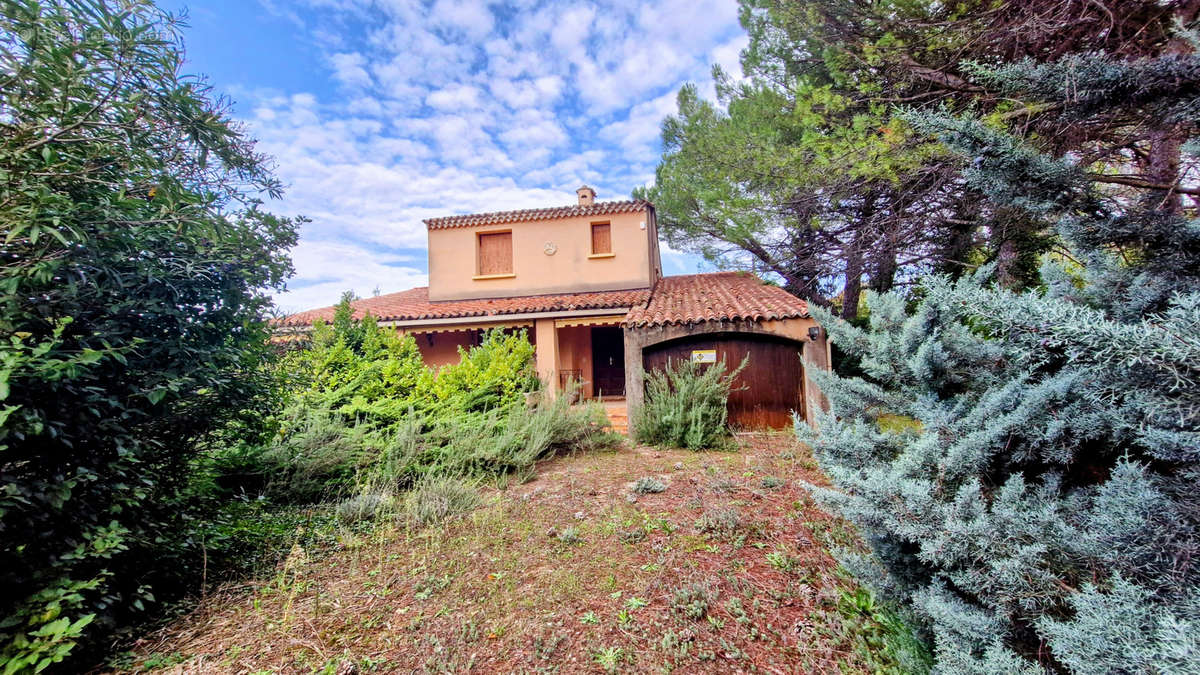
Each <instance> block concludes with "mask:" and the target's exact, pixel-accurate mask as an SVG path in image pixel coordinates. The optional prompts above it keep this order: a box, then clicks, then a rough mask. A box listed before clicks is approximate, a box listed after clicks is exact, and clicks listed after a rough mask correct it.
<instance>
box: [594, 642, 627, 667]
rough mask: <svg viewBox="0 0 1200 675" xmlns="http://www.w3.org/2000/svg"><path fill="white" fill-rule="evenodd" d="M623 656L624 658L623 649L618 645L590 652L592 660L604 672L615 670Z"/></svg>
mask: <svg viewBox="0 0 1200 675" xmlns="http://www.w3.org/2000/svg"><path fill="white" fill-rule="evenodd" d="M623 658H625V650H624V649H621V648H620V647H605V648H603V649H601V650H599V651H597V652H596V653H595V654H592V660H594V661H595V662H596V663H597V664H599V666H600V667H601V668H603V669H604V672H606V673H615V672H617V668H618V667H619V666H620V665H621V659H623Z"/></svg>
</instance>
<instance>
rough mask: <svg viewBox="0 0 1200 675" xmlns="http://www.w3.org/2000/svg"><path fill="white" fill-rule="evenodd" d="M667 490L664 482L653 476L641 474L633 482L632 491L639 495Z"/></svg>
mask: <svg viewBox="0 0 1200 675" xmlns="http://www.w3.org/2000/svg"><path fill="white" fill-rule="evenodd" d="M666 490H667V485H666V483H663V482H662V481H661V480H659V479H657V478H655V477H654V476H642V477H641V478H639V479H637V482H636V483H634V484H633V491H634V492H636V493H637V494H639V495H648V494H654V493H658V492H665V491H666Z"/></svg>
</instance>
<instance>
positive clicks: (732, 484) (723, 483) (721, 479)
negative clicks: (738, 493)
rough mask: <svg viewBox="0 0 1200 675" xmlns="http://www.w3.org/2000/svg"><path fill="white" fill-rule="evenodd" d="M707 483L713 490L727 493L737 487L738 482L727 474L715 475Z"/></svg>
mask: <svg viewBox="0 0 1200 675" xmlns="http://www.w3.org/2000/svg"><path fill="white" fill-rule="evenodd" d="M709 485H710V487H712V489H713V492H719V493H721V494H729V493H731V492H734V491H735V490H737V489H738V487H739V485H738V482H737V481H736V480H734V479H732V478H730V477H728V476H717V477H716V478H714V479H713V481H712V483H710V484H709Z"/></svg>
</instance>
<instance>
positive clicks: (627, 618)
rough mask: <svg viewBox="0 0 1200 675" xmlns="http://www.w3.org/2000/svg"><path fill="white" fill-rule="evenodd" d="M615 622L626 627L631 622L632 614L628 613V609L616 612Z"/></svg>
mask: <svg viewBox="0 0 1200 675" xmlns="http://www.w3.org/2000/svg"><path fill="white" fill-rule="evenodd" d="M617 623H618V624H620V625H622V626H626V627H628V626H629V625H631V624H632V623H633V615H632V614H630V613H629V610H627V609H623V610H621V611H619V612H617Z"/></svg>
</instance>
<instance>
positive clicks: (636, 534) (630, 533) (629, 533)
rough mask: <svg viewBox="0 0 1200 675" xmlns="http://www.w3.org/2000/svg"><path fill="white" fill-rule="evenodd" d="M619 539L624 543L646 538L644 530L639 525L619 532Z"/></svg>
mask: <svg viewBox="0 0 1200 675" xmlns="http://www.w3.org/2000/svg"><path fill="white" fill-rule="evenodd" d="M620 537H621V541H623V542H625V543H626V544H636V543H638V542H640V541H643V540H644V539H645V538H646V531H645V530H643V529H642V528H640V527H635V528H632V529H629V530H625V531H624V532H621V534H620Z"/></svg>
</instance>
